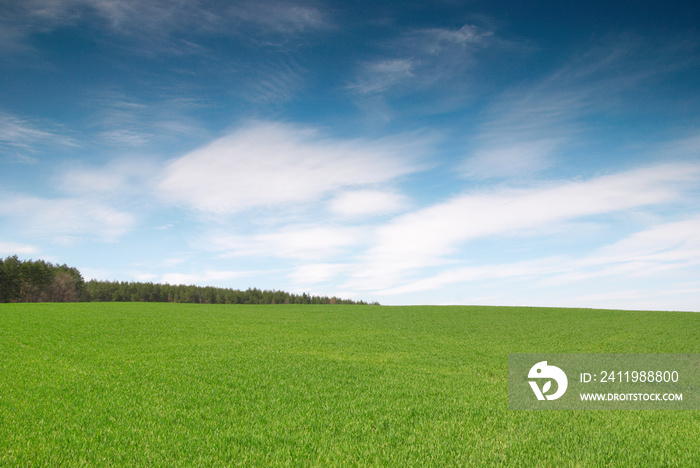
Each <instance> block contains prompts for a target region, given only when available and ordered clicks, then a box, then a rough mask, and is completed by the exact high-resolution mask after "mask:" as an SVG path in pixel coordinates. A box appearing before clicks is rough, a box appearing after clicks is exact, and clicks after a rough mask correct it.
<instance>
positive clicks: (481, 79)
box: [0, 0, 700, 311]
mask: <svg viewBox="0 0 700 468" xmlns="http://www.w3.org/2000/svg"><path fill="white" fill-rule="evenodd" d="M699 20H700V6H698V4H697V2H663V3H662V2H658V5H657V6H647V5H646V4H644V3H643V4H640V3H639V2H597V1H593V2H553V1H549V2H543V1H541V2H537V1H535V2H487V1H472V2H454V1H447V0H445V1H434V2H375V1H372V2H363V1H360V2H332V1H320V0H319V1H308V2H306V1H283V0H280V1H277V0H275V1H267V0H262V1H233V2H223V1H196V0H190V1H187V2H173V1H165V0H113V1H109V0H26V1H23V2H16V1H10V0H0V67H1V72H0V255H2V256H6V255H12V254H17V255H19V256H20V257H21V258H35V259H36V258H42V259H46V260H50V261H53V262H57V263H67V264H69V265H71V266H76V267H78V268H79V269H80V270H81V271H82V272H83V274H84V276H85V277H86V279H89V278H97V279H108V280H124V281H127V280H128V281H153V282H170V283H177V284H179V283H184V284H199V285H215V286H222V287H233V288H240V289H245V288H248V287H258V288H264V289H282V290H287V291H291V292H310V293H313V294H324V295H338V296H341V297H346V298H354V299H364V300H367V301H375V300H376V301H379V302H381V303H383V304H496V305H532V306H573V307H603V308H632V309H634V308H639V309H660V310H694V311H700V191H699V190H698V188H699V187H700V78H698V77H700V27H699V26H698V25H699V24H700V21H699Z"/></svg>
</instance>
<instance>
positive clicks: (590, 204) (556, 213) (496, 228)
mask: <svg viewBox="0 0 700 468" xmlns="http://www.w3.org/2000/svg"><path fill="white" fill-rule="evenodd" d="M699 177H700V167H698V166H697V165H690V164H680V163H679V164H666V165H660V166H656V167H652V168H644V169H637V170H632V171H628V172H623V173H619V174H614V175H607V176H601V177H597V178H593V179H590V180H587V181H579V182H563V183H550V184H546V185H544V186H540V187H534V188H528V189H522V188H521V189H512V188H502V189H499V190H492V191H486V192H481V193H466V194H463V195H459V196H456V197H454V198H452V199H450V200H448V201H446V202H443V203H439V204H436V205H433V206H431V207H428V208H424V209H421V210H418V211H415V212H412V213H409V214H406V215H403V216H399V217H398V218H396V219H394V220H393V221H391V222H390V223H389V224H387V225H385V226H382V227H380V228H378V229H377V232H376V239H377V241H376V243H375V244H374V245H373V246H372V247H371V248H370V249H369V250H368V252H367V254H366V258H365V262H364V264H363V265H362V267H361V268H358V272H357V273H355V275H354V277H355V278H354V279H353V280H350V281H349V282H348V284H347V285H346V287H347V288H361V289H366V290H376V289H378V288H379V289H383V288H389V287H392V286H394V285H395V284H397V283H399V282H403V281H404V278H405V277H406V276H407V275H410V274H412V273H415V272H416V271H418V270H420V269H421V268H426V267H430V266H435V265H441V264H445V263H446V262H449V259H450V256H451V255H452V254H455V253H456V252H457V249H458V248H459V247H460V246H462V245H464V243H466V242H468V241H470V240H474V239H479V238H485V237H492V236H513V235H516V236H523V235H525V236H528V235H535V234H541V233H543V232H544V231H546V230H547V229H551V227H552V226H553V225H556V224H560V223H563V222H567V221H570V220H574V219H577V218H583V217H588V216H595V215H601V214H606V213H615V212H618V211H622V210H629V209H633V208H641V207H647V206H653V205H659V204H663V203H668V202H671V201H674V200H677V199H678V198H679V197H680V196H681V194H682V193H683V190H684V188H687V187H688V186H689V185H691V186H692V184H693V183H696V182H697V180H698V178H699Z"/></svg>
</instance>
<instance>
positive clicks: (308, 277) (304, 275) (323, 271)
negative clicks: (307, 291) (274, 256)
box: [289, 263, 348, 285]
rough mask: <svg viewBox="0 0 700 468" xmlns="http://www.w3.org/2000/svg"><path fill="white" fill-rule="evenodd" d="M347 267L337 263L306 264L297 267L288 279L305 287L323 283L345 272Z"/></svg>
mask: <svg viewBox="0 0 700 468" xmlns="http://www.w3.org/2000/svg"><path fill="white" fill-rule="evenodd" d="M347 270H348V265H345V264H339V263H307V264H304V265H301V266H299V267H297V268H296V269H295V270H294V271H293V272H292V273H290V274H289V278H290V279H291V280H292V281H293V282H294V283H296V284H299V285H307V284H317V283H324V282H327V281H330V280H332V279H334V278H336V277H337V276H338V275H339V274H341V273H343V272H346V271H347Z"/></svg>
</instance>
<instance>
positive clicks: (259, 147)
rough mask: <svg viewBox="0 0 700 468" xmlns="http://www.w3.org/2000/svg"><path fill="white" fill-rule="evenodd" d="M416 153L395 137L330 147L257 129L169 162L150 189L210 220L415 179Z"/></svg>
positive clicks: (310, 134) (293, 132)
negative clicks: (403, 178)
mask: <svg viewBox="0 0 700 468" xmlns="http://www.w3.org/2000/svg"><path fill="white" fill-rule="evenodd" d="M424 146H425V144H424V143H422V142H420V141H414V142H410V141H406V140H405V139H404V140H399V139H397V138H394V139H392V138H389V139H386V140H379V141H368V140H337V139H331V138H325V137H323V136H321V135H320V134H319V132H317V131H315V130H313V129H308V128H301V127H297V126H293V125H285V124H279V123H264V122H263V123H257V124H253V125H250V126H248V127H246V128H243V129H240V130H238V131H236V132H234V133H232V134H230V135H228V136H225V137H223V138H221V139H219V140H217V141H215V142H213V143H211V144H210V145H208V146H206V147H204V148H201V149H199V150H196V151H193V152H191V153H189V154H186V155H185V156H182V157H181V158H178V159H175V160H173V161H171V162H170V163H168V165H167V166H166V167H165V169H164V171H163V177H162V178H161V179H160V180H159V181H158V182H157V190H158V193H159V194H160V196H161V197H162V198H163V199H164V200H166V201H168V202H170V203H175V204H178V205H182V206H187V207H190V208H193V209H195V210H197V211H200V212H203V213H211V214H217V215H222V214H233V213H238V212H241V211H244V210H247V209H250V208H256V207H266V206H272V207H279V206H284V205H290V204H295V203H304V202H311V201H316V200H318V199H319V198H321V197H323V196H325V195H327V194H329V193H332V192H335V191H338V190H340V189H343V188H348V187H354V186H363V185H372V184H381V183H385V182H388V181H392V180H394V179H396V178H398V177H401V176H404V175H406V174H409V173H412V172H415V171H417V170H418V169H419V168H420V165H419V158H420V157H421V156H422V154H421V152H422V149H421V148H422V147H424Z"/></svg>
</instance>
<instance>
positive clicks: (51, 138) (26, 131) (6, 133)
mask: <svg viewBox="0 0 700 468" xmlns="http://www.w3.org/2000/svg"><path fill="white" fill-rule="evenodd" d="M44 126H46V125H44ZM49 143H50V144H52V145H61V146H76V143H75V141H73V139H71V138H69V137H67V136H64V135H60V134H58V133H56V132H54V131H49V130H46V129H41V128H39V125H38V124H37V122H32V121H29V120H26V119H23V118H20V117H17V116H14V115H11V114H8V113H6V112H3V111H0V148H2V147H3V146H6V147H12V148H15V149H20V150H25V151H30V152H31V151H34V149H35V148H36V146H38V145H41V144H49Z"/></svg>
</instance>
